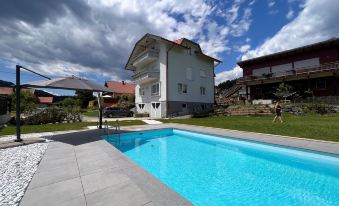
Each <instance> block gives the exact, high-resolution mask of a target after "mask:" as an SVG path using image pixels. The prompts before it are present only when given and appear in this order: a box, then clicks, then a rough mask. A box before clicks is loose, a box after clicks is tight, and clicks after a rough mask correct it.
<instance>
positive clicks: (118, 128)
mask: <svg viewBox="0 0 339 206" xmlns="http://www.w3.org/2000/svg"><path fill="white" fill-rule="evenodd" d="M115 133H117V134H118V144H119V145H120V123H119V120H118V119H117V121H116V122H115Z"/></svg>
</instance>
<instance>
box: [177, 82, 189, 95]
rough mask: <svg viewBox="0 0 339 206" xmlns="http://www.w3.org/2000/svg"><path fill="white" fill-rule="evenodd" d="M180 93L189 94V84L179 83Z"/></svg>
mask: <svg viewBox="0 0 339 206" xmlns="http://www.w3.org/2000/svg"><path fill="white" fill-rule="evenodd" d="M178 93H179V94H187V84H182V83H178Z"/></svg>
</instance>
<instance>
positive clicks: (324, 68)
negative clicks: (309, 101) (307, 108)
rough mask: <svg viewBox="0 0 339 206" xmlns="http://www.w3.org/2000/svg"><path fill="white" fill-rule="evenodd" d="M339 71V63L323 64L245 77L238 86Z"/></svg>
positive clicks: (240, 79) (239, 81)
mask: <svg viewBox="0 0 339 206" xmlns="http://www.w3.org/2000/svg"><path fill="white" fill-rule="evenodd" d="M336 70H339V61H336V62H331V63H326V64H321V65H319V66H311V67H304V68H300V69H293V70H289V71H284V72H276V73H269V74H263V75H262V76H244V77H241V78H239V79H238V80H237V84H243V83H247V82H252V81H261V80H274V79H281V78H287V77H293V76H303V75H310V74H315V73H320V72H331V71H333V72H335V71H336Z"/></svg>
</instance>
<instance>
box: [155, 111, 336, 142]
mask: <svg viewBox="0 0 339 206" xmlns="http://www.w3.org/2000/svg"><path fill="white" fill-rule="evenodd" d="M272 119H273V116H229V117H206V118H191V119H164V120H160V121H162V122H168V123H169V122H171V123H181V124H190V125H200V126H207V127H217V128H225V129H234V130H242V131H250V132H260V133H267V134H277V135H286V136H294V137H303V138H310V139H319V140H328V141H336V142H339V114H336V115H328V116H321V115H307V116H293V115H285V116H283V119H284V123H282V124H281V123H272Z"/></svg>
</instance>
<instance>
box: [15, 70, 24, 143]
mask: <svg viewBox="0 0 339 206" xmlns="http://www.w3.org/2000/svg"><path fill="white" fill-rule="evenodd" d="M20 89H21V88H20V66H19V65H16V85H15V95H16V98H15V100H16V101H15V102H16V113H15V122H16V140H15V141H16V142H21V141H22V139H21V130H20V112H21V111H20Z"/></svg>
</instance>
